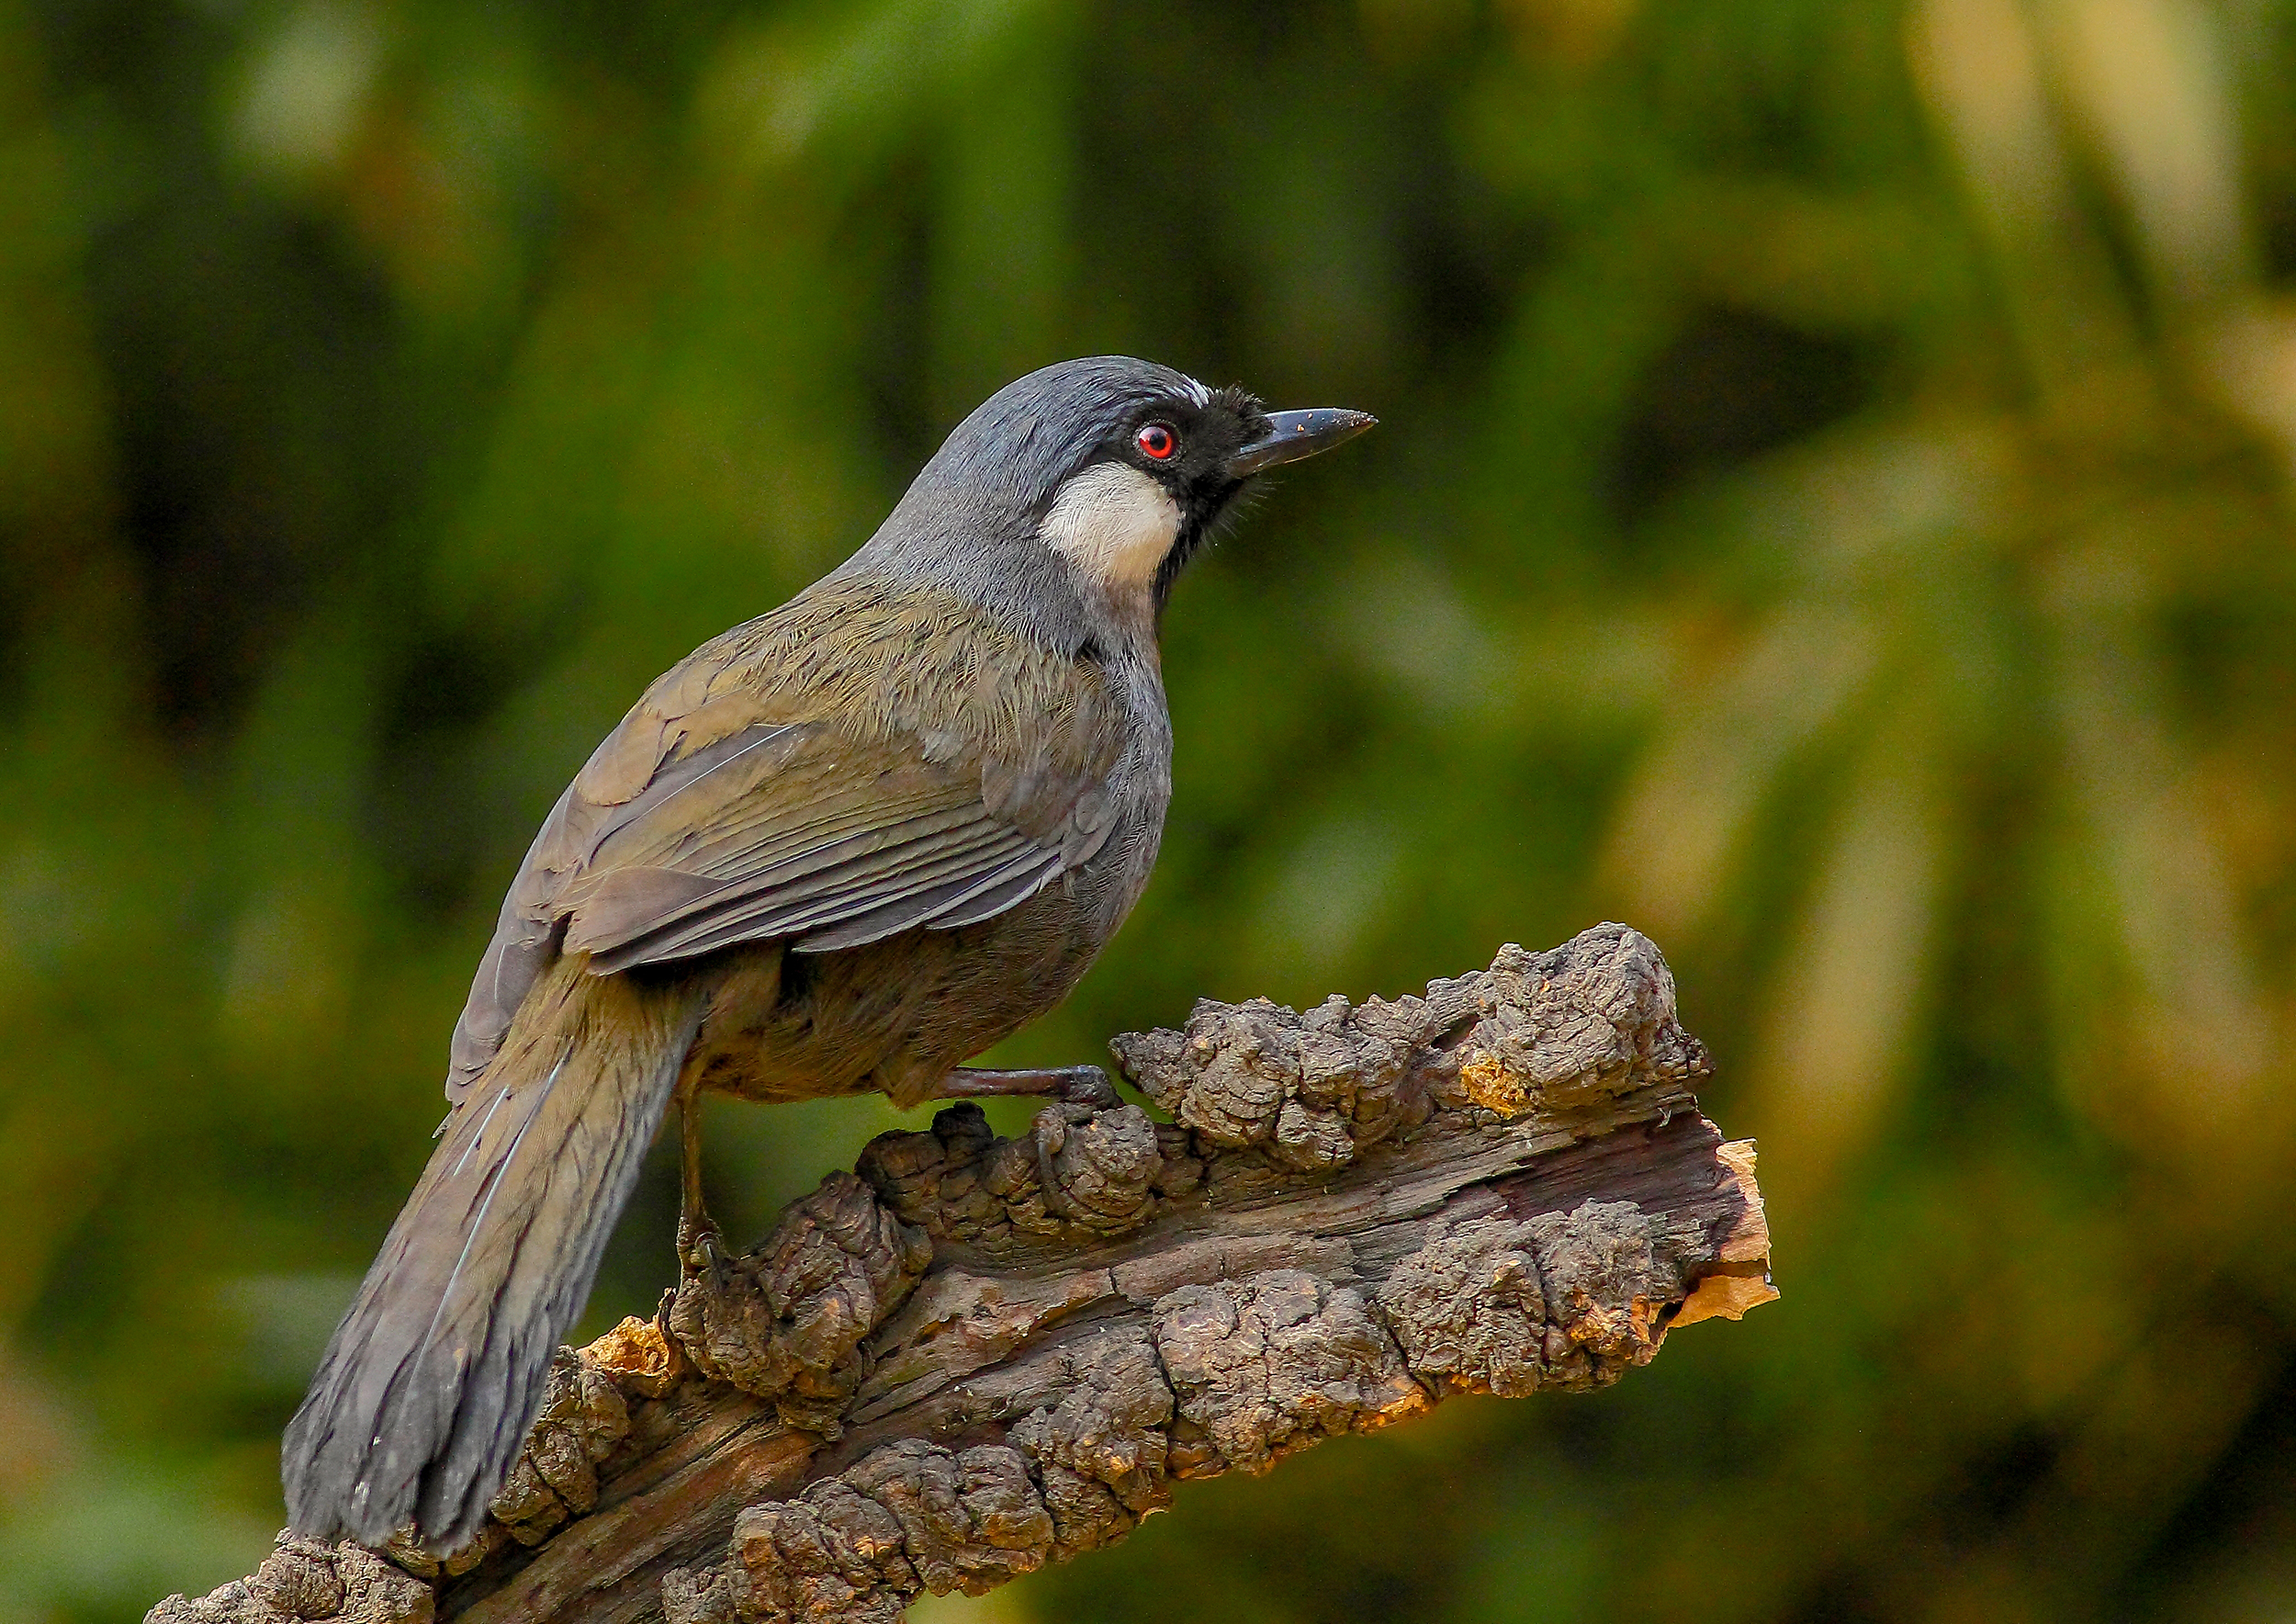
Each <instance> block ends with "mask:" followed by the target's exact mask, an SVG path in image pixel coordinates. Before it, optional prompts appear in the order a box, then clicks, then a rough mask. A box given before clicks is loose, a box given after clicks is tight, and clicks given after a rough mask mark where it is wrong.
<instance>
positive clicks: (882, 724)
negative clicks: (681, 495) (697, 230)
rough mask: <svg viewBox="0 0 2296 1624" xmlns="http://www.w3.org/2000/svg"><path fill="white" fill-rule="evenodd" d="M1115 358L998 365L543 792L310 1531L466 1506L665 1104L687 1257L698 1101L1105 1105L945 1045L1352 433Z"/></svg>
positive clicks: (361, 1322)
mask: <svg viewBox="0 0 2296 1624" xmlns="http://www.w3.org/2000/svg"><path fill="white" fill-rule="evenodd" d="M1375 421H1376V420H1375V419H1373V418H1372V417H1371V416H1369V415H1368V414H1367V413H1364V412H1352V411H1345V410H1342V409H1338V408H1316V409H1311V410H1306V411H1288V412H1269V411H1267V410H1266V408H1265V406H1264V405H1263V403H1262V402H1261V401H1260V400H1258V399H1257V398H1256V397H1255V396H1254V395H1252V394H1249V393H1247V392H1246V391H1244V389H1241V388H1235V387H1227V388H1220V389H1210V388H1207V387H1206V386H1205V385H1203V384H1202V383H1199V382H1198V381H1197V380H1196V379H1195V378H1190V377H1188V376H1187V375H1186V374H1184V373H1181V372H1178V371H1176V370H1174V369H1173V368H1171V367H1164V366H1159V365H1156V364H1154V363H1152V362H1147V361H1141V360H1135V359H1132V358H1131V357H1128V356H1118V355H1099V356H1089V357H1085V358H1082V359H1076V360H1070V361H1064V362H1061V363H1058V364H1056V365H1053V366H1050V367H1043V368H1041V370H1038V371H1035V372H1031V373H1030V374H1029V375H1027V376H1026V377H1024V378H1019V379H1018V380H1017V381H1015V382H1013V383H1010V384H1008V385H1007V386H1006V387H1005V388H1004V389H1000V390H998V391H997V392H996V394H995V395H993V396H992V397H990V398H989V399H988V400H986V401H985V402H984V403H983V404H981V405H980V406H979V407H977V408H976V409H975V410H974V412H972V414H971V415H969V416H968V417H966V418H965V419H964V420H963V422H962V423H959V424H958V425H957V427H956V428H955V429H954V430H953V431H951V434H949V436H948V438H947V440H946V441H945V442H944V443H943V444H942V445H941V446H940V449H939V450H938V451H937V452H936V453H935V454H934V455H933V456H932V457H931V458H930V459H929V460H928V461H927V463H926V464H925V466H924V468H922V469H921V470H920V471H919V472H918V473H917V478H916V479H915V480H914V481H913V482H912V483H911V484H910V486H909V488H908V490H907V491H906V493H905V494H904V495H903V496H902V498H901V500H900V501H899V502H897V503H896V504H895V506H894V508H893V510H892V512H891V513H890V514H889V515H888V516H887V517H886V518H885V520H884V523H883V524H881V525H880V526H879V527H878V529H877V530H876V532H875V533H874V534H873V535H872V536H870V537H869V539H868V540H867V541H866V542H865V543H864V544H863V545H862V546H861V547H860V549H859V550H858V551H856V552H855V553H854V554H853V555H852V556H851V557H850V558H848V559H847V560H846V561H845V562H844V563H843V564H841V565H839V566H838V568H837V569H835V570H832V571H831V572H830V573H828V574H827V575H826V576H824V577H823V578H822V579H820V580H819V581H816V582H815V583H814V584H812V585H811V586H809V587H807V588H805V590H804V591H803V592H799V593H798V594H797V595H796V596H795V597H794V598H793V599H791V600H790V601H789V602H788V603H784V604H782V606H781V607H780V608H778V609H775V610H773V611H771V613H769V614H766V615H761V616H760V617H758V618H757V619H754V620H751V621H748V622H747V623H746V624H744V625H741V626H736V627H735V628H733V629H732V630H731V631H728V632H726V633H724V634H723V635H722V636H720V637H716V638H714V639H713V640H711V641H710V642H707V643H705V644H703V646H702V647H701V648H697V649H696V650H694V652H693V653H692V654H691V655H690V656H688V657H687V658H686V659H685V660H681V661H680V662H679V663H678V664H677V665H675V666H673V667H672V668H671V669H670V671H667V672H666V673H664V674H663V675H662V676H661V677H659V678H658V679H657V680H656V681H655V682H653V684H652V685H651V686H649V687H648V688H647V690H646V692H645V694H643V695H642V696H641V697H640V698H639V699H638V701H637V703H636V705H633V706H632V707H631V708H630V711H629V713H628V714H627V715H626V716H624V717H623V718H622V720H621V722H620V724H619V725H617V726H616V727H614V728H613V731H612V732H611V733H610V734H608V735H607V737H606V739H604V741H603V742H602V743H601V744H600V745H599V746H598V748H597V750H596V751H595V752H594V753H593V754H592V755H591V758H590V759H589V761H587V762H586V763H585V764H584V765H583V767H582V768H581V770H580V773H578V774H576V776H575V778H574V780H573V782H572V783H571V784H569V785H568V787H567V789H566V792H565V793H564V794H563V795H560V796H559V797H558V800H557V805H555V806H553V807H552V808H551V810H550V812H549V815H548V816H547V817H546V818H545V819H544V821H543V824H542V828H541V830H540V832H539V833H538V834H537V835H536V836H535V840H534V843H533V846H532V847H531V849H530V850H529V851H527V853H526V857H525V860H524V862H523V864H522V865H521V866H520V868H519V870H518V872H517V874H516V876H515V878H514V879H513V880H512V883H511V886H510V890H509V893H508V895H507V896H506V897H505V898H504V900H503V903H502V907H501V914H500V916H499V918H498V919H497V921H496V925H495V930H494V935H493V938H492V940H491V941H490V942H489V944H488V946H487V949H486V952H485V953H484V955H483V956H482V958H481V959H480V961H479V964H478V972H477V974H476V976H474V978H473V981H472V985H471V990H470V996H469V999H468V1001H467V1004H466V1006H465V1008H464V1009H463V1011H462V1014H461V1017H460V1019H459V1021H457V1023H456V1028H455V1032H454V1037H453V1041H452V1044H451V1047H450V1053H449V1064H448V1075H447V1081H446V1094H447V1098H448V1100H450V1101H451V1110H450V1111H449V1114H448V1116H447V1118H446V1120H445V1122H444V1123H442V1124H441V1126H440V1129H439V1131H438V1135H437V1137H438V1144H437V1146H436V1148H435V1149H434V1150H433V1154H432V1156H431V1158H430V1161H429V1163H428V1165H427V1166H426V1167H424V1169H423V1171H422V1176H421V1178H420V1179H419V1180H418V1182H417V1183H416V1185H415V1188H414V1190H413V1193H412V1194H411V1196H410V1197H409V1198H408V1201H407V1203H406V1205H405V1207H404V1209H403V1210H402V1211H401V1212H400V1214H399V1217H398V1219H397V1220H396V1222H394V1223H393V1224H392V1226H391V1228H390V1231H389V1234H388V1236H387V1237H386V1238H385V1240H384V1242H383V1246H382V1249H381V1251H380V1253H379V1254H378V1255H377V1257H376V1259H375V1262H374V1264H373V1266H372V1267H371V1268H370V1269H369V1270H368V1272H367V1274H366V1279H365V1280H364V1281H363V1283H362V1284H361V1286H360V1288H359V1291H358V1292H357V1295H356V1296H355V1299H354V1301H353V1303H352V1304H351V1307H350V1309H349V1310H348V1311H347V1312H346V1313H345V1314H344V1315H343V1321H342V1323H341V1325H339V1326H338V1327H337V1328H336V1330H335V1332H334V1335H333V1336H332V1339H331V1340H330V1341H329V1343H328V1345H327V1348H326V1351H325V1352H324V1354H323V1355H322V1356H321V1359H320V1363H319V1366H318V1369H317V1371H316V1373H315V1374H314V1376H313V1378H312V1381H311V1385H310V1391H309V1393H308V1395H307V1396H306V1397H305V1398H304V1400H303V1403H302V1404H301V1406H300V1407H299V1408H298V1410H297V1412H296V1414H295V1416H294V1419H293V1420H292V1421H291V1422H290V1423H289V1425H288V1427H287V1433H286V1436H285V1438H284V1440H283V1445H282V1450H281V1476H282V1481H283V1484H284V1487H285V1490H286V1498H287V1512H288V1520H289V1525H290V1528H291V1529H292V1530H293V1531H294V1532H295V1533H296V1534H298V1535H300V1536H303V1537H307V1538H311V1539H345V1538H347V1539H353V1540H355V1541H358V1542H359V1543H362V1544H366V1545H370V1546H380V1545H384V1544H386V1543H388V1542H389V1541H390V1540H392V1539H412V1540H413V1541H414V1542H415V1543H416V1544H417V1545H418V1546H420V1547H421V1548H422V1549H426V1550H429V1551H434V1552H438V1553H449V1552H452V1551H455V1550H457V1549H460V1548H461V1547H463V1546H465V1545H467V1543H468V1542H469V1540H470V1539H472V1538H473V1537H474V1536H475V1535H476V1534H477V1533H478V1530H479V1529H480V1528H481V1527H482V1525H483V1522H484V1519H485V1516H486V1512H487V1508H488V1506H489V1504H490V1502H491V1501H492V1499H493V1498H494V1496H495V1495H496V1494H497V1493H498V1492H499V1491H500V1490H501V1486H502V1483H503V1482H504V1480H505V1478H506V1477H507V1475H508V1473H509V1472H510V1470H511V1467H512V1465H513V1464H514V1463H515V1461H516V1460H517V1456H518V1450H519V1449H520V1447H521V1445H522V1443H523V1440H524V1438H525V1436H526V1433H527V1430H528V1428H529V1427H531V1426H532V1424H533V1422H534V1419H535V1413H536V1411H537V1409H538V1408H539V1406H540V1404H541V1402H542V1398H543V1389H544V1383H545V1380H546V1375H547V1372H548V1369H549V1363H550V1359H551V1355H552V1352H553V1350H554V1349H555V1348H556V1347H557V1343H558V1340H559V1338H560V1337H561V1336H563V1335H564V1334H565V1333H566V1331H567V1328H568V1325H570V1324H571V1323H572V1321H573V1320H574V1318H575V1316H576V1315H577V1314H579V1313H580V1311H581V1308H582V1306H583V1303H584V1302H585V1300H586V1299H587V1297H588V1296H589V1293H590V1289H591V1282H592V1281H593V1280H594V1279H595V1277H596V1274H597V1271H598V1261H599V1257H600V1255H601V1253H602V1250H603V1248H604V1246H605V1242H606V1237H607V1235H608V1234H609V1232H610V1231H611V1230H612V1228H613V1224H614V1223H615V1221H616V1219H617V1218H618V1216H619V1215H620V1213H621V1211H622V1209H623V1207H624V1206H625V1203H626V1202H627V1201H628V1200H629V1198H630V1193H631V1190H632V1187H633V1186H634V1184H635V1183H636V1179H637V1176H638V1171H639V1167H640V1166H641V1164H642V1162H643V1161H644V1159H645V1156H646V1153H647V1147H648V1145H650V1144H651V1142H652V1141H653V1139H654V1136H655V1134H656V1133H657V1131H658V1128H659V1127H660V1126H661V1125H662V1124H663V1122H665V1121H666V1120H667V1117H668V1115H669V1112H670V1109H671V1107H672V1105H673V1104H675V1105H676V1106H677V1107H678V1108H679V1110H680V1113H681V1123H682V1134H681V1162H682V1179H681V1215H680V1223H679V1248H680V1254H681V1267H686V1268H692V1267H693V1266H694V1264H695V1262H696V1260H697V1259H700V1258H705V1257H707V1256H708V1255H709V1253H710V1248H711V1246H713V1244H714V1240H713V1237H714V1235H715V1226H714V1224H712V1223H711V1222H710V1220H709V1218H708V1216H707V1213H706V1211H705V1210H704V1209H703V1205H702V1201H701V1178H700V1144H699V1134H698V1127H697V1125H696V1124H697V1122H698V1112H697V1111H696V1109H695V1104H696V1099H697V1096H699V1095H700V1094H701V1093H703V1092H705V1091H706V1092H718V1093H725V1094H730V1095H734V1096H737V1097H739V1098H743V1099H747V1100H755V1101H760V1102H765V1103H772V1102H778V1101H787V1100H805V1099H814V1098H819V1097H824V1096H834V1095H856V1094H864V1093H869V1092H872V1091H875V1092H881V1093H883V1094H884V1095H885V1096H886V1097H888V1098H889V1099H890V1100H892V1101H893V1102H894V1104H895V1105H896V1106H900V1107H904V1108H906V1107H912V1106H915V1105H918V1104H921V1103H924V1102H926V1101H928V1100H940V1099H954V1098H962V1097H965V1096H969V1095H986V1094H998V1093H1005V1094H1012V1093H1052V1094H1056V1095H1065V1096H1067V1097H1070V1098H1077V1099H1098V1100H1113V1099H1114V1098H1115V1094H1114V1089H1113V1088H1112V1086H1111V1085H1110V1084H1109V1081H1108V1079H1107V1077H1106V1075H1105V1073H1103V1072H1102V1071H1101V1070H1100V1068H1098V1067H1097V1066H1067V1067H1052V1068H1045V1069H1040V1070H1030V1071H1016V1072H996V1071H986V1070H981V1069H978V1068H974V1067H968V1066H964V1065H963V1062H964V1061H965V1060H967V1059H968V1058H970V1057H972V1056H974V1055H977V1054H980V1053H981V1051H983V1050H985V1049H986V1048H987V1047H989V1046H990V1045H991V1044H993V1043H996V1042H997V1041H998V1040H1000V1039H1002V1038H1004V1037H1005V1036H1007V1034H1009V1033H1011V1032H1015V1031H1017V1030H1018V1029H1019V1028H1020V1027H1021V1026H1023V1025H1025V1024H1026V1023H1027V1022H1029V1021H1032V1020H1034V1019H1035V1018H1036V1017H1037V1016H1039V1015H1041V1014H1042V1013H1043V1012H1044V1011H1045V1010H1047V1009H1051V1008H1052V1006H1053V1005H1055V1004H1056V1003H1058V1002H1059V1001H1060V1000H1061V999H1062V998H1064V997H1065V996H1066V995H1067V993H1068V992H1069V990H1070V988H1072V987H1074V986H1075V984H1076V982H1077V980H1078V979H1079V978H1080V977H1081V976H1083V974H1084V972H1085V970H1086V967H1087V966H1088V965H1089V964H1091V963H1092V961H1093V959H1094V958H1095V956H1096V955H1097V954H1098V953H1099V952H1100V950H1101V949H1102V947H1104V946H1105V945H1106V944H1107V943H1108V942H1109V939H1110V937H1112V936H1113V935H1114V934H1115V932H1116V930H1117V928H1118V926H1119V925H1120V923H1121V922H1122V921H1123V919H1124V918H1125V916H1126V915H1127V914H1128V913H1129V912H1130V911H1131V908H1132V905H1133V904H1134V903H1135V902H1136V901H1137V900H1138V899H1139V897H1140V896H1141V893H1142V889H1143V888H1144V887H1145V885H1146V884H1147V882H1148V877H1149V873H1150V870H1151V869H1152V868H1153V866H1154V863H1155V857H1156V849H1157V844H1158V841H1159V840H1160V838H1161V835H1162V832H1163V826H1164V818H1165V806H1166V804H1167V803H1168V801H1169V800H1170V798H1171V789H1172V775H1171V765H1172V746H1173V739H1172V726H1171V721H1170V717H1169V714H1168V712H1167V710H1166V706H1165V692H1164V683H1163V674H1162V661H1161V656H1160V653H1159V649H1158V635H1159V632H1160V629H1161V626H1162V623H1163V619H1164V614H1165V605H1166V603H1167V602H1168V601H1169V599H1170V596H1171V593H1172V590H1173V586H1174V583H1175V581H1176V580H1177V579H1178V578H1179V575H1180V573H1181V571H1182V570H1183V569H1184V568H1185V567H1186V566H1187V563H1188V561H1189V560H1190V559H1191V558H1194V557H1196V556H1197V555H1198V554H1199V552H1201V551H1202V549H1203V548H1204V547H1205V546H1206V545H1207V543H1208V542H1209V541H1210V539H1211V537H1212V536H1213V535H1214V533H1215V527H1216V526H1218V525H1219V524H1220V523H1221V520H1222V519H1223V517H1227V516H1232V514H1233V513H1234V512H1235V511H1236V502H1237V498H1238V496H1239V495H1240V494H1241V493H1242V492H1243V491H1244V490H1245V489H1246V488H1247V487H1248V486H1249V485H1250V484H1251V482H1252V481H1253V480H1254V479H1256V478H1258V477H1259V476H1261V475H1263V474H1265V473H1266V471H1267V470H1269V469H1271V468H1278V467H1281V466H1283V465H1286V464H1289V463H1292V462H1296V461H1298V460H1300V458H1303V457H1310V456H1312V455H1314V454H1316V453H1318V452H1321V451H1323V450H1326V449H1329V448H1330V447H1332V446H1334V445H1338V444H1340V443H1341V442H1343V441H1345V440H1348V439H1352V438H1353V437H1354V436H1356V435H1357V434H1361V433H1363V432H1364V431H1365V430H1367V429H1368V428H1370V427H1371V426H1372V424H1373V423H1374V422H1375Z"/></svg>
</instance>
